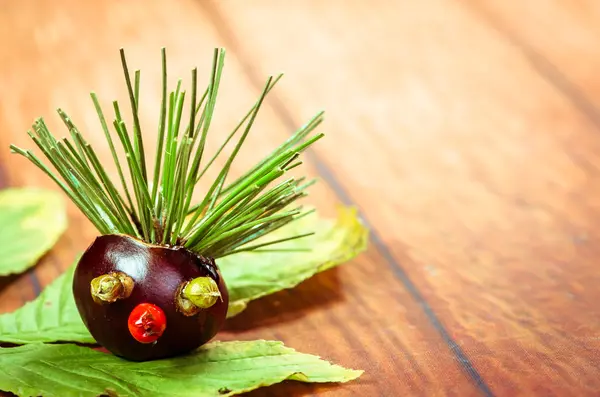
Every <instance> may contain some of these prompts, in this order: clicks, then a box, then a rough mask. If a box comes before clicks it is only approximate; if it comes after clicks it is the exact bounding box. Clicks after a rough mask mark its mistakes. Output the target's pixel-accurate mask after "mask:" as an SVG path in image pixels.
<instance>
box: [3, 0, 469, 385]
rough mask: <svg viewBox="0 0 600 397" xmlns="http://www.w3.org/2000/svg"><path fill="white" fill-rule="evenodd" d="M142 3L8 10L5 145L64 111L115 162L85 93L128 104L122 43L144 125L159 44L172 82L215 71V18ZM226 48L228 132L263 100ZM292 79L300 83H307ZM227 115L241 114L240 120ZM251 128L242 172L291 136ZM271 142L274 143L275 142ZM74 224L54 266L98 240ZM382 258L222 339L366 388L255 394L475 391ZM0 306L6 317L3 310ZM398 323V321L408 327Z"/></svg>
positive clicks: (269, 122) (27, 169)
mask: <svg viewBox="0 0 600 397" xmlns="http://www.w3.org/2000/svg"><path fill="white" fill-rule="evenodd" d="M141 4H142V3H141V2H139V3H136V2H117V1H104V2H96V3H82V2H77V1H74V0H73V1H62V2H61V6H57V5H56V2H34V1H21V2H19V3H11V4H10V5H9V6H7V8H5V9H4V10H3V12H2V13H0V27H1V28H0V29H2V30H1V31H0V33H2V34H3V35H2V37H11V39H10V42H8V43H6V45H4V46H0V59H2V60H3V62H2V63H1V64H0V87H1V89H2V90H5V91H6V92H10V96H8V95H3V97H8V98H10V101H3V102H2V104H1V105H0V129H1V130H2V131H4V132H3V133H2V134H0V146H1V147H6V146H7V145H8V144H9V143H10V142H13V143H16V144H18V145H25V146H27V147H30V146H31V144H30V143H29V142H28V139H27V137H26V135H25V131H26V129H27V128H28V125H29V123H30V120H32V119H33V118H34V117H37V116H39V115H44V116H46V117H47V123H48V124H49V125H50V127H51V128H53V129H54V130H56V131H59V130H58V128H61V127H60V122H59V120H58V119H57V117H56V116H51V117H50V115H52V114H53V111H54V109H55V108H56V107H57V106H61V107H62V108H63V109H65V110H66V111H67V112H68V113H69V114H70V115H71V117H72V118H73V120H74V121H75V122H76V123H78V125H79V126H80V129H82V130H84V131H86V132H87V133H88V134H92V135H91V137H90V141H91V143H92V144H93V145H95V146H96V147H97V150H98V151H100V155H101V156H102V158H103V159H106V161H107V162H106V163H105V164H106V165H107V166H110V161H109V158H110V157H109V152H108V150H107V148H106V146H105V145H102V143H101V142H102V141H103V138H102V136H101V132H100V129H99V125H98V123H97V122H96V120H95V117H94V113H93V108H92V106H91V103H90V102H89V101H86V99H87V98H88V96H87V95H88V91H90V90H94V91H96V92H97V93H98V95H99V96H100V97H101V98H102V99H103V101H104V102H105V103H109V102H108V101H109V100H111V99H112V98H113V96H114V95H116V94H117V93H118V96H117V97H118V98H119V100H121V101H124V99H125V96H124V94H125V91H124V85H123V80H122V72H121V70H120V65H119V60H118V52H117V50H118V48H119V47H124V48H125V49H126V50H127V51H128V54H129V58H130V64H131V65H132V67H141V68H142V69H143V70H142V85H143V88H142V90H145V91H142V97H143V98H144V99H143V101H142V105H141V106H142V108H141V112H142V123H143V125H152V126H154V125H155V124H156V121H157V117H158V116H157V115H158V111H157V106H156V104H155V103H156V102H155V101H157V100H158V99H159V96H158V95H159V92H158V90H157V89H154V90H151V89H149V90H146V89H145V87H146V86H145V85H144V84H150V85H151V86H153V87H154V88H158V83H159V75H158V74H157V72H158V70H159V67H160V65H159V49H160V46H163V45H164V46H167V47H168V53H169V58H170V74H171V76H172V77H173V78H174V77H175V76H182V77H184V78H186V79H187V73H188V68H189V67H191V66H193V65H198V66H199V75H200V76H203V77H204V76H207V74H206V73H207V72H208V69H209V67H210V61H211V56H212V52H211V50H212V47H213V46H216V45H222V44H225V42H224V40H223V39H222V38H221V37H219V36H218V35H217V33H216V32H215V31H214V30H213V28H212V26H213V23H214V21H212V20H209V19H208V18H209V17H210V16H209V15H206V14H204V13H203V12H202V9H201V8H200V7H198V3H197V2H193V1H184V2H180V3H178V7H172V6H171V4H170V3H167V2H155V3H152V5H148V3H146V2H144V3H143V7H140V5H141ZM173 21H176V23H173ZM9 33H10V35H9ZM229 52H230V55H229V60H228V61H227V66H226V71H225V77H224V81H223V91H222V96H221V98H222V99H221V101H222V102H221V105H219V109H218V112H219V114H218V116H217V120H215V124H214V126H215V135H219V136H223V134H224V132H222V133H221V132H220V131H224V130H225V129H229V128H230V127H232V126H233V125H235V123H236V122H237V116H238V115H240V116H241V115H242V112H243V111H245V110H246V109H247V108H248V107H249V106H250V105H251V104H252V103H253V101H254V100H255V99H256V96H257V92H256V90H255V88H254V87H253V86H252V85H251V84H250V83H249V82H248V81H247V79H246V77H245V75H244V71H243V67H242V66H241V65H240V64H239V62H238V58H239V55H240V54H238V53H236V51H229ZM275 66H277V65H275ZM183 73H185V75H184V74H183ZM261 77H263V76H261ZM264 78H266V74H265V76H264ZM292 78H293V79H294V80H296V81H299V79H300V78H302V76H293V77H292ZM31 87H35V89H32V88H31ZM122 103H124V104H125V103H126V102H122ZM320 105H321V104H320V103H318V101H316V100H315V101H314V102H313V106H314V109H311V112H310V114H305V116H306V118H308V117H309V116H312V114H313V113H314V112H313V110H314V111H316V110H317V108H316V106H320ZM230 114H235V115H236V116H235V118H231V117H230V116H229V115H230ZM9 116H10V117H9ZM302 121H304V120H302ZM302 121H299V123H298V125H296V126H295V127H298V126H299V125H300V123H301V122H302ZM255 131H256V132H255V134H254V135H253V136H251V137H250V139H249V141H248V143H247V146H246V149H245V150H244V152H243V153H244V155H243V156H242V158H241V159H240V161H239V162H238V163H237V165H236V170H237V171H238V172H239V171H241V170H242V169H243V167H244V166H246V165H248V164H250V163H251V161H253V160H256V159H257V158H258V156H259V155H261V154H263V153H264V152H265V151H266V150H269V149H270V148H271V144H272V145H274V144H276V142H280V141H281V140H282V139H284V138H285V137H287V136H288V134H289V133H290V132H291V129H290V126H288V125H286V124H285V123H284V122H282V121H281V120H280V119H279V117H278V116H277V114H276V111H275V110H274V109H273V108H272V105H269V107H266V108H265V109H264V112H263V114H262V115H261V116H260V117H259V120H258V124H257V128H256V130H255ZM145 134H147V135H148V138H150V139H151V138H152V136H153V134H155V132H154V128H152V129H146V130H145ZM215 142H216V141H215ZM215 142H212V143H211V144H212V145H214V144H215ZM265 142H269V147H266V145H265ZM152 149H153V148H152V146H150V147H149V148H148V149H147V151H148V152H149V153H152ZM3 164H5V169H7V170H9V172H10V174H11V177H12V178H13V180H14V181H15V182H14V183H15V184H30V185H42V186H47V187H50V188H51V187H52V185H51V184H50V183H49V182H48V181H47V180H46V179H45V177H43V176H42V174H41V173H40V172H39V171H37V170H36V169H34V168H33V167H31V166H30V165H29V164H26V163H25V162H24V161H23V160H22V159H20V158H18V157H15V156H11V157H7V158H5V159H4V158H3ZM307 170H308V172H309V173H310V175H317V174H318V170H316V169H315V168H314V167H312V166H308V167H307ZM113 171H114V170H113ZM384 172H385V171H384ZM113 174H114V172H113ZM310 201H311V203H314V204H316V205H317V206H318V207H319V208H320V209H321V210H322V211H323V212H324V213H325V214H329V215H333V207H334V204H336V202H337V198H336V197H335V195H334V193H333V192H332V191H331V189H329V188H328V187H327V185H326V184H323V183H322V184H320V186H317V188H316V189H315V190H314V192H313V195H312V197H311V200H310ZM70 220H71V222H72V228H71V230H70V231H69V234H68V238H67V241H68V242H67V243H65V244H66V246H67V248H66V250H67V251H65V252H68V253H69V255H66V254H65V255H63V256H61V257H60V259H57V260H55V262H56V263H59V264H60V267H61V268H64V267H65V266H66V265H67V264H68V263H69V260H68V259H67V258H65V256H71V257H73V256H74V255H75V253H76V252H79V251H80V250H82V249H84V248H85V247H86V245H87V244H89V242H90V241H91V239H92V238H93V236H94V234H95V232H94V230H93V229H92V227H91V226H90V225H89V223H87V221H86V220H85V219H84V218H83V217H82V216H81V215H79V214H78V213H77V211H75V209H74V208H72V207H71V211H70ZM383 263H384V259H383V258H382V254H381V253H380V252H378V251H377V250H376V249H371V250H369V252H368V253H366V254H365V255H363V256H361V257H360V258H357V259H356V260H354V261H352V263H349V264H347V265H346V266H344V267H342V268H340V269H336V270H332V271H328V272H326V273H325V274H321V275H319V276H317V277H315V278H314V279H313V280H311V281H309V282H306V283H304V284H302V285H301V286H300V287H298V288H297V289H294V290H293V291H286V292H282V293H279V294H276V295H274V296H272V297H268V298H266V299H263V300H261V301H260V302H255V303H253V304H251V306H250V308H249V310H248V311H247V312H246V313H243V314H242V315H241V316H240V317H239V318H237V319H234V320H232V321H231V322H230V323H229V325H228V327H227V330H226V331H225V332H223V333H222V334H221V335H220V336H219V338H220V339H256V338H264V339H271V338H277V339H281V340H283V341H284V342H285V343H287V344H288V345H290V346H292V347H295V348H297V349H299V350H302V351H306V352H309V353H313V354H318V355H320V356H322V357H324V358H326V359H330V360H332V361H335V362H337V363H340V364H342V365H346V366H350V367H356V368H363V369H365V370H366V371H367V372H366V374H365V375H364V377H362V378H361V380H360V381H358V382H354V383H350V384H347V385H344V386H343V387H339V388H331V387H318V388H317V387H314V386H311V385H298V384H297V383H294V384H290V385H285V386H283V387H278V388H274V389H273V390H272V391H271V390H267V391H260V392H259V393H258V394H257V395H263V393H266V394H267V395H268V394H269V393H271V394H273V395H282V394H283V393H288V394H291V395H304V394H305V393H311V392H314V393H317V392H318V394H319V395H335V396H344V395H364V396H375V395H396V393H398V394H400V395H405V394H408V395H427V396H432V395H435V396H443V395H460V396H471V395H477V394H478V393H477V389H476V387H475V386H474V385H473V384H472V383H470V382H469V380H468V378H467V377H466V376H465V374H464V372H463V371H462V369H461V367H460V366H459V365H458V364H457V362H456V361H455V357H454V356H453V355H452V354H451V353H450V352H449V350H448V349H447V347H446V344H445V342H444V340H443V339H442V338H441V337H440V335H439V334H438V333H437V331H436V330H435V328H434V327H433V326H432V325H431V324H430V323H429V320H428V318H427V316H426V314H425V313H424V312H423V311H422V310H421V308H420V303H419V302H416V301H415V300H414V298H413V296H412V295H411V294H410V293H409V292H407V291H406V290H404V289H403V288H401V284H400V283H399V282H398V280H397V279H396V278H395V277H394V274H393V271H392V269H389V268H387V267H386V266H384V265H383ZM38 273H39V272H38ZM40 278H41V277H40ZM1 297H2V295H0V298H1ZM2 305H3V303H2V299H0V311H5V310H7V309H6V308H5V307H4V306H2ZM398 324H401V325H402V329H401V330H400V329H398ZM390 353H391V354H390Z"/></svg>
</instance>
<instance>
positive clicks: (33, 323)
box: [0, 266, 96, 344]
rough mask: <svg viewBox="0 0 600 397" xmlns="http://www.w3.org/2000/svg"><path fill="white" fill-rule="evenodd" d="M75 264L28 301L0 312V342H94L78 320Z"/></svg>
mask: <svg viewBox="0 0 600 397" xmlns="http://www.w3.org/2000/svg"><path fill="white" fill-rule="evenodd" d="M74 270H75V266H71V267H70V268H69V270H67V272H65V273H64V274H62V275H60V276H59V277H58V278H57V279H56V280H54V281H53V282H52V283H51V284H50V285H49V286H48V287H46V288H45V289H44V291H42V293H41V294H40V296H38V297H37V298H36V299H35V300H33V301H32V302H28V303H27V304H25V306H23V307H21V308H20V309H18V310H16V311H14V312H13V313H7V314H3V315H1V316H0V342H4V343H14V344H27V343H35V342H56V341H75V342H80V343H96V341H95V340H94V339H93V338H92V336H91V335H90V333H89V332H88V330H87V328H86V327H85V325H84V324H83V321H81V317H80V316H79V312H78V311H77V307H76V306H75V300H74V299H73V292H72V289H71V288H72V287H71V285H72V282H73V273H74Z"/></svg>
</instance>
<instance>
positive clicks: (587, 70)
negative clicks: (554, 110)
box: [465, 0, 600, 127]
mask: <svg viewBox="0 0 600 397" xmlns="http://www.w3.org/2000/svg"><path fill="white" fill-rule="evenodd" d="M465 4H466V5H467V6H468V8H470V9H471V10H472V11H473V12H474V13H475V14H476V15H478V16H479V17H481V18H482V19H484V20H486V21H487V22H488V23H489V24H490V25H491V26H493V27H494V28H495V29H497V30H498V32H499V33H500V34H501V35H503V36H504V37H506V39H507V40H510V41H511V42H512V43H513V44H514V45H515V46H516V47H517V48H519V50H521V51H522V52H523V53H524V54H525V56H526V57H527V58H529V60H530V62H532V64H533V65H534V67H536V68H537V69H538V70H539V72H540V74H542V75H544V76H545V77H546V78H547V79H549V80H550V81H551V82H552V83H553V84H554V85H555V86H556V89H557V90H560V91H563V93H564V95H566V96H567V97H570V98H571V99H572V101H573V102H574V105H575V106H577V107H579V108H580V110H582V111H583V112H587V113H588V116H589V117H591V118H593V119H594V120H595V121H594V122H595V124H597V126H599V127H600V122H599V121H600V117H598V115H597V114H596V115H594V114H591V113H598V110H597V109H594V108H593V107H596V108H598V106H600V82H599V81H598V79H597V74H598V72H597V71H598V67H600V48H598V45H597V44H598V40H600V26H598V20H599V19H600V3H598V2H597V1H593V0H577V1H571V2H564V1H557V0H550V1H542V0H535V1H527V2H524V3H523V4H521V5H519V6H518V7H516V6H514V5H511V4H509V3H507V2H505V1H497V0H486V1H482V2H467V3H465ZM588 101H589V102H591V103H587V102H588Z"/></svg>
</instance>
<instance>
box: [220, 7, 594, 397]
mask: <svg viewBox="0 0 600 397" xmlns="http://www.w3.org/2000/svg"><path fill="white" fill-rule="evenodd" d="M497 4H502V5H503V7H504V8H505V9H506V10H509V12H512V13H514V14H518V13H519V12H520V8H519V7H517V6H515V5H514V4H511V3H507V2H497ZM537 4H539V8H538V9H540V8H541V9H545V8H544V7H543V5H542V3H541V2H538V3H537ZM556 7H557V10H555V12H554V14H553V16H554V17H553V18H549V19H548V20H549V21H551V23H552V24H553V25H556V24H560V23H561V22H562V19H561V16H560V15H561V12H562V9H561V6H558V5H557V6H556ZM562 7H566V5H565V3H562ZM213 8H214V9H216V10H217V12H218V13H219V15H220V16H221V18H222V19H223V20H224V21H225V22H226V25H227V26H228V27H229V30H228V32H227V33H226V34H227V35H229V36H230V37H231V38H232V40H235V41H236V42H238V43H239V46H240V48H244V50H245V54H246V56H245V59H246V60H247V72H248V74H249V75H251V74H252V73H262V72H264V71H265V70H266V69H267V68H270V67H272V65H273V64H279V65H281V66H280V67H281V68H282V69H286V70H288V71H289V72H288V73H289V74H291V75H294V76H299V77H300V78H299V79H296V80H295V81H293V82H291V83H289V84H288V85H287V86H286V88H287V90H286V92H285V93H283V94H280V95H281V98H283V99H282V102H283V101H285V102H286V103H288V105H287V106H286V107H285V108H283V109H282V110H281V111H280V114H279V116H280V117H281V118H282V119H284V120H287V119H291V120H297V119H298V118H299V116H301V115H302V114H304V113H305V112H306V111H307V109H308V108H309V106H311V104H312V103H313V102H314V98H318V99H319V101H320V102H321V103H323V107H324V108H326V109H327V110H328V114H329V123H328V126H329V128H330V131H331V132H330V134H329V136H330V139H328V140H327V141H326V142H324V143H323V144H322V145H320V146H319V147H317V148H316V151H317V153H318V156H319V158H320V161H322V163H323V164H324V165H325V167H327V168H328V169H330V170H332V172H333V173H334V176H333V178H334V179H335V181H336V182H337V183H339V184H340V191H341V192H342V193H341V195H343V196H347V197H348V198H349V199H351V200H353V201H354V202H356V203H357V204H358V205H359V206H360V207H361V208H362V210H363V211H364V212H365V213H366V214H367V219H368V220H369V221H370V222H371V224H373V225H374V227H375V230H376V232H378V234H379V235H380V237H381V245H382V246H383V247H387V248H388V249H389V251H390V252H391V254H392V258H391V260H390V261H389V262H390V266H392V267H394V266H395V263H400V264H402V265H403V268H404V269H405V270H406V273H407V274H408V275H409V276H410V278H411V279H413V280H414V282H415V284H416V286H417V288H418V289H419V290H420V291H422V292H423V295H424V297H425V299H426V300H427V301H428V302H429V303H430V304H431V307H432V309H433V311H434V312H435V313H436V315H437V316H438V317H439V318H440V319H441V322H442V323H443V325H444V327H445V328H446V329H447V330H448V333H449V334H450V336H451V337H452V340H453V341H454V342H455V343H457V344H458V345H459V346H460V347H461V348H462V349H463V351H464V352H465V354H466V356H468V358H469V360H470V362H471V363H472V364H473V367H474V369H475V370H476V371H477V375H475V376H473V378H474V379H478V378H479V379H483V381H484V382H485V384H487V385H489V388H490V389H491V391H492V392H493V393H495V394H499V395H511V396H512V395H532V394H535V395H538V394H539V395H595V394H596V393H597V392H598V390H599V389H600V382H599V380H598V379H599V378H598V376H597V375H598V365H599V357H598V348H599V347H600V345H599V339H598V326H599V325H600V323H599V320H598V319H599V317H598V314H599V313H598V307H597V305H596V302H597V300H598V298H599V297H600V296H599V295H598V291H597V289H596V288H594V287H593V286H594V285H595V284H596V283H597V282H598V281H599V280H598V279H599V277H600V276H599V274H598V272H597V271H596V268H597V265H596V263H595V262H596V261H595V260H596V257H597V254H598V248H597V246H595V244H594V242H595V241H596V239H597V238H598V227H597V224H598V222H597V220H598V198H597V197H598V186H599V185H598V172H597V169H598V162H599V158H598V155H597V154H598V153H599V150H600V138H599V137H598V136H597V132H596V131H595V126H594V124H593V123H592V122H591V121H590V119H589V118H588V117H587V116H586V115H585V114H582V112H581V111H580V109H578V108H576V107H575V106H574V105H573V103H572V100H571V98H568V97H566V96H565V94H564V92H562V91H560V90H557V89H556V87H555V85H554V84H553V83H552V82H551V81H548V78H547V77H546V76H543V75H541V74H540V72H539V70H538V69H537V68H536V67H534V66H535V65H532V63H531V62H530V60H529V59H528V58H527V57H525V56H524V54H523V52H522V51H520V50H519V49H518V48H515V45H514V43H513V42H512V41H510V40H508V39H507V38H506V37H505V36H504V35H502V34H499V32H498V31H497V29H495V28H494V27H493V26H490V24H489V23H488V22H487V21H486V20H483V19H481V18H479V17H477V16H476V15H474V14H473V13H472V10H470V9H468V7H465V6H464V4H462V3H460V2H451V1H424V2H419V3H418V4H417V3H415V2H391V1H390V2H384V1H380V2H374V3H371V2H370V3H368V4H367V3H364V2H352V3H351V6H349V5H348V3H347V2H344V3H343V6H342V2H316V1H315V2H306V1H302V2H300V1H297V2H286V4H285V5H279V6H277V5H274V4H273V3H271V2H266V1H262V2H253V4H252V6H246V7H244V6H242V5H240V4H238V3H235V2H231V1H229V2H228V1H221V2H216V3H214V4H213ZM531 9H534V7H531ZM588 18H592V17H591V16H588ZM526 20H527V17H523V18H521V19H520V20H518V22H517V25H519V26H523V25H525V24H526V23H527V22H526ZM264 21H269V22H268V23H265V22H264ZM567 23H568V22H567ZM221 26H222V25H221ZM527 28H528V29H530V30H535V26H532V25H531V24H530V25H529V26H528V27H527ZM565 29H567V28H565ZM577 29H582V27H581V26H578V27H577ZM559 31H560V30H559ZM544 32H545V33H546V40H547V41H548V42H549V43H550V41H552V39H551V35H548V34H547V33H548V30H545V31H544ZM539 34H540V35H543V34H544V33H539ZM248 43H250V44H248ZM552 43H553V45H554V46H556V43H557V42H556V41H552ZM559 43H560V41H559ZM584 45H585V44H584ZM570 63H576V61H573V60H572V59H571V60H570ZM288 87H289V88H288ZM398 327H400V323H399V325H398ZM483 391H484V392H485V389H484V390H483Z"/></svg>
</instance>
